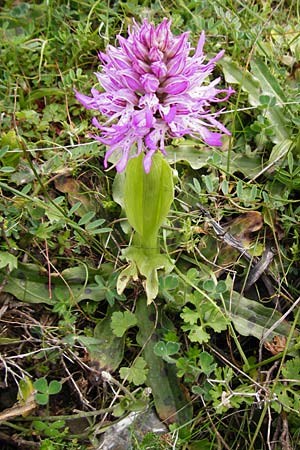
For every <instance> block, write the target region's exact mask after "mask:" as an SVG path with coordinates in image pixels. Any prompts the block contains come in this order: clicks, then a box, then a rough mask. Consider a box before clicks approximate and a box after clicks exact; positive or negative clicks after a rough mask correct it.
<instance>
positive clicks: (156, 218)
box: [124, 153, 174, 251]
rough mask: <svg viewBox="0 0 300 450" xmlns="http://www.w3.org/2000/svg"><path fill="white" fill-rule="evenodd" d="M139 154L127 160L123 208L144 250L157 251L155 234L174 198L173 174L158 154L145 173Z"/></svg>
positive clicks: (141, 156)
mask: <svg viewBox="0 0 300 450" xmlns="http://www.w3.org/2000/svg"><path fill="white" fill-rule="evenodd" d="M143 157H144V155H143V154H141V155H140V156H139V157H137V158H133V159H131V160H130V161H129V162H128V164H127V168H126V173H125V174H126V178H125V185H124V206H125V211H126V215H127V219H128V221H129V223H130V224H131V226H132V227H133V228H134V230H135V231H136V232H137V233H138V235H139V236H140V238H141V240H142V245H144V249H147V247H148V246H150V248H149V250H151V246H154V248H153V250H154V251H155V250H156V249H157V243H156V239H157V233H158V230H159V228H160V226H161V225H162V223H163V221H164V220H165V218H166V217H167V215H168V213H169V210H170V206H171V203H172V201H173V199H174V186H173V175H172V170H171V168H170V166H169V164H168V163H167V162H166V161H165V159H164V158H163V156H162V155H161V154H160V153H156V154H155V155H154V156H153V157H152V166H151V170H150V172H149V173H148V174H147V173H145V171H144V167H143Z"/></svg>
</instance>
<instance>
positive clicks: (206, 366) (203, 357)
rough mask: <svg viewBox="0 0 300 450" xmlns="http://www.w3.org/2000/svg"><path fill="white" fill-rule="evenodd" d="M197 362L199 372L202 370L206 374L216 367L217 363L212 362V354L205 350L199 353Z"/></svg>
mask: <svg viewBox="0 0 300 450" xmlns="http://www.w3.org/2000/svg"><path fill="white" fill-rule="evenodd" d="M199 363H200V367H201V372H203V373H204V374H205V375H207V376H209V375H210V374H211V373H212V372H213V371H214V370H215V368H216V367H217V364H215V363H214V358H213V356H212V355H210V354H209V353H207V352H205V351H203V352H201V353H200V356H199Z"/></svg>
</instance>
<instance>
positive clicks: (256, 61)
mask: <svg viewBox="0 0 300 450" xmlns="http://www.w3.org/2000/svg"><path fill="white" fill-rule="evenodd" d="M251 72H252V73H253V76H254V78H255V79H256V80H258V82H259V85H260V88H261V90H262V92H263V94H264V95H266V96H270V97H275V98H276V100H277V102H278V103H279V104H285V103H287V98H286V96H285V94H284V92H283V90H282V89H281V87H280V85H279V83H278V81H277V79H276V78H275V77H274V76H273V75H272V74H271V72H270V70H269V68H268V66H267V65H266V64H265V63H264V62H263V60H262V59H261V58H260V57H258V56H256V57H255V58H253V59H252V60H251Z"/></svg>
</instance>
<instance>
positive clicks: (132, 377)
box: [120, 356, 148, 386]
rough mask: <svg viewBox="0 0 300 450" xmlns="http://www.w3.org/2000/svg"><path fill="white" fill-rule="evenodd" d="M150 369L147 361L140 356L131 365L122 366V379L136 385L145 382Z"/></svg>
mask: <svg viewBox="0 0 300 450" xmlns="http://www.w3.org/2000/svg"><path fill="white" fill-rule="evenodd" d="M147 373H148V369H146V361H145V360H144V358H142V357H141V356H139V357H138V358H136V360H135V361H134V364H133V365H132V366H131V367H121V369H120V377H121V378H122V380H124V379H127V380H128V381H129V382H130V383H133V384H134V385H135V386H140V385H141V384H144V383H145V381H146V378H147Z"/></svg>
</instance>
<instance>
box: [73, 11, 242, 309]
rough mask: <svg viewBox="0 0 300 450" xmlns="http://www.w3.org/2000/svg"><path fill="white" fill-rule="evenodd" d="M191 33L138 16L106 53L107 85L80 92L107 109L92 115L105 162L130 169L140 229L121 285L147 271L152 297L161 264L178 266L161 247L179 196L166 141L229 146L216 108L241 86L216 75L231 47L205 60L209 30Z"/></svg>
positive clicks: (132, 209)
mask: <svg viewBox="0 0 300 450" xmlns="http://www.w3.org/2000/svg"><path fill="white" fill-rule="evenodd" d="M188 38H189V33H188V32H185V33H182V34H181V35H179V36H175V35H174V34H173V33H172V32H171V20H168V19H166V18H165V19H163V21H162V22H161V23H160V24H159V25H157V26H155V25H154V24H152V23H149V22H148V20H147V19H144V21H143V23H142V24H141V25H140V24H138V23H136V22H135V21H134V22H133V26H132V27H131V28H130V29H129V30H128V37H127V38H124V37H122V36H117V39H118V42H119V46H118V47H114V46H111V45H110V46H109V47H108V49H107V51H106V53H102V52H101V53H99V59H100V61H101V63H102V66H101V72H99V73H96V76H97V79H98V82H99V84H100V85H101V86H102V88H103V91H101V92H100V91H98V90H97V89H95V88H93V89H92V90H91V96H86V95H84V94H81V93H79V92H77V91H76V97H77V99H78V100H79V101H80V102H81V103H82V104H83V105H84V106H85V107H86V108H87V109H93V110H96V111H98V112H99V113H100V117H101V121H100V120H99V118H97V117H94V118H93V119H92V123H93V125H94V126H95V127H96V128H97V129H98V130H100V135H92V136H93V138H95V139H96V140H98V141H100V142H101V143H102V144H105V145H106V146H107V147H108V150H107V152H106V155H105V158H104V167H105V168H107V167H108V163H109V162H113V163H115V165H116V169H117V171H118V172H123V171H125V177H126V178H125V183H124V206H125V212H126V215H127V218H128V221H129V223H130V224H131V226H132V227H133V229H134V231H135V235H134V238H133V242H132V245H131V246H130V247H128V248H127V249H126V250H125V251H124V252H123V255H124V257H125V258H126V259H127V261H128V263H129V265H128V267H126V268H125V269H124V270H123V272H122V273H121V274H120V276H119V279H118V285H117V289H118V291H119V292H120V293H121V292H123V290H124V289H125V287H126V285H127V284H128V281H129V280H130V279H131V278H132V279H133V280H136V279H138V276H139V274H141V275H142V276H143V277H144V285H145V291H146V294H147V300H148V303H151V302H152V301H153V299H154V298H155V297H156V296H157V293H158V274H157V272H158V270H159V269H162V268H164V269H165V271H166V272H170V271H171V270H172V267H173V262H172V261H171V260H170V259H169V258H168V257H167V256H166V255H164V254H161V253H160V251H159V246H158V233H159V228H160V227H161V225H162V224H163V222H164V220H165V219H166V217H167V215H168V212H169V209H170V206H171V204H172V201H173V199H174V186H173V176H172V170H171V167H170V166H169V164H168V163H167V161H166V160H165V159H164V156H166V150H165V143H166V141H169V140H171V139H172V138H181V137H183V136H187V135H188V136H191V137H193V138H195V139H198V140H202V141H203V142H204V143H205V144H207V145H209V146H221V145H222V140H221V136H222V134H227V135H230V132H229V131H228V130H227V128H225V126H224V125H223V124H222V123H221V122H220V121H219V120H218V119H217V118H218V116H219V114H220V112H221V111H217V112H215V111H214V112H212V111H211V105H214V104H217V103H220V102H225V101H226V100H227V99H228V98H229V97H230V95H231V94H232V93H233V92H234V91H233V89H232V88H231V87H229V88H227V89H219V88H218V87H217V86H218V84H219V82H220V78H216V79H214V80H210V78H209V77H210V75H211V74H212V72H213V70H214V68H215V65H216V62H217V61H218V60H219V59H220V58H222V56H223V54H224V51H223V50H222V51H220V52H219V53H218V54H217V55H216V56H215V57H213V58H212V59H211V60H209V61H208V62H205V54H204V53H203V46H204V42H205V34H204V32H202V33H201V36H200V38H199V41H198V45H197V47H196V49H195V50H194V49H192V47H191V44H190V42H189V40H188ZM193 50H194V51H193ZM192 51H193V53H192V55H191V52H192ZM103 118H106V119H104V120H103V121H102V119H103Z"/></svg>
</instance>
